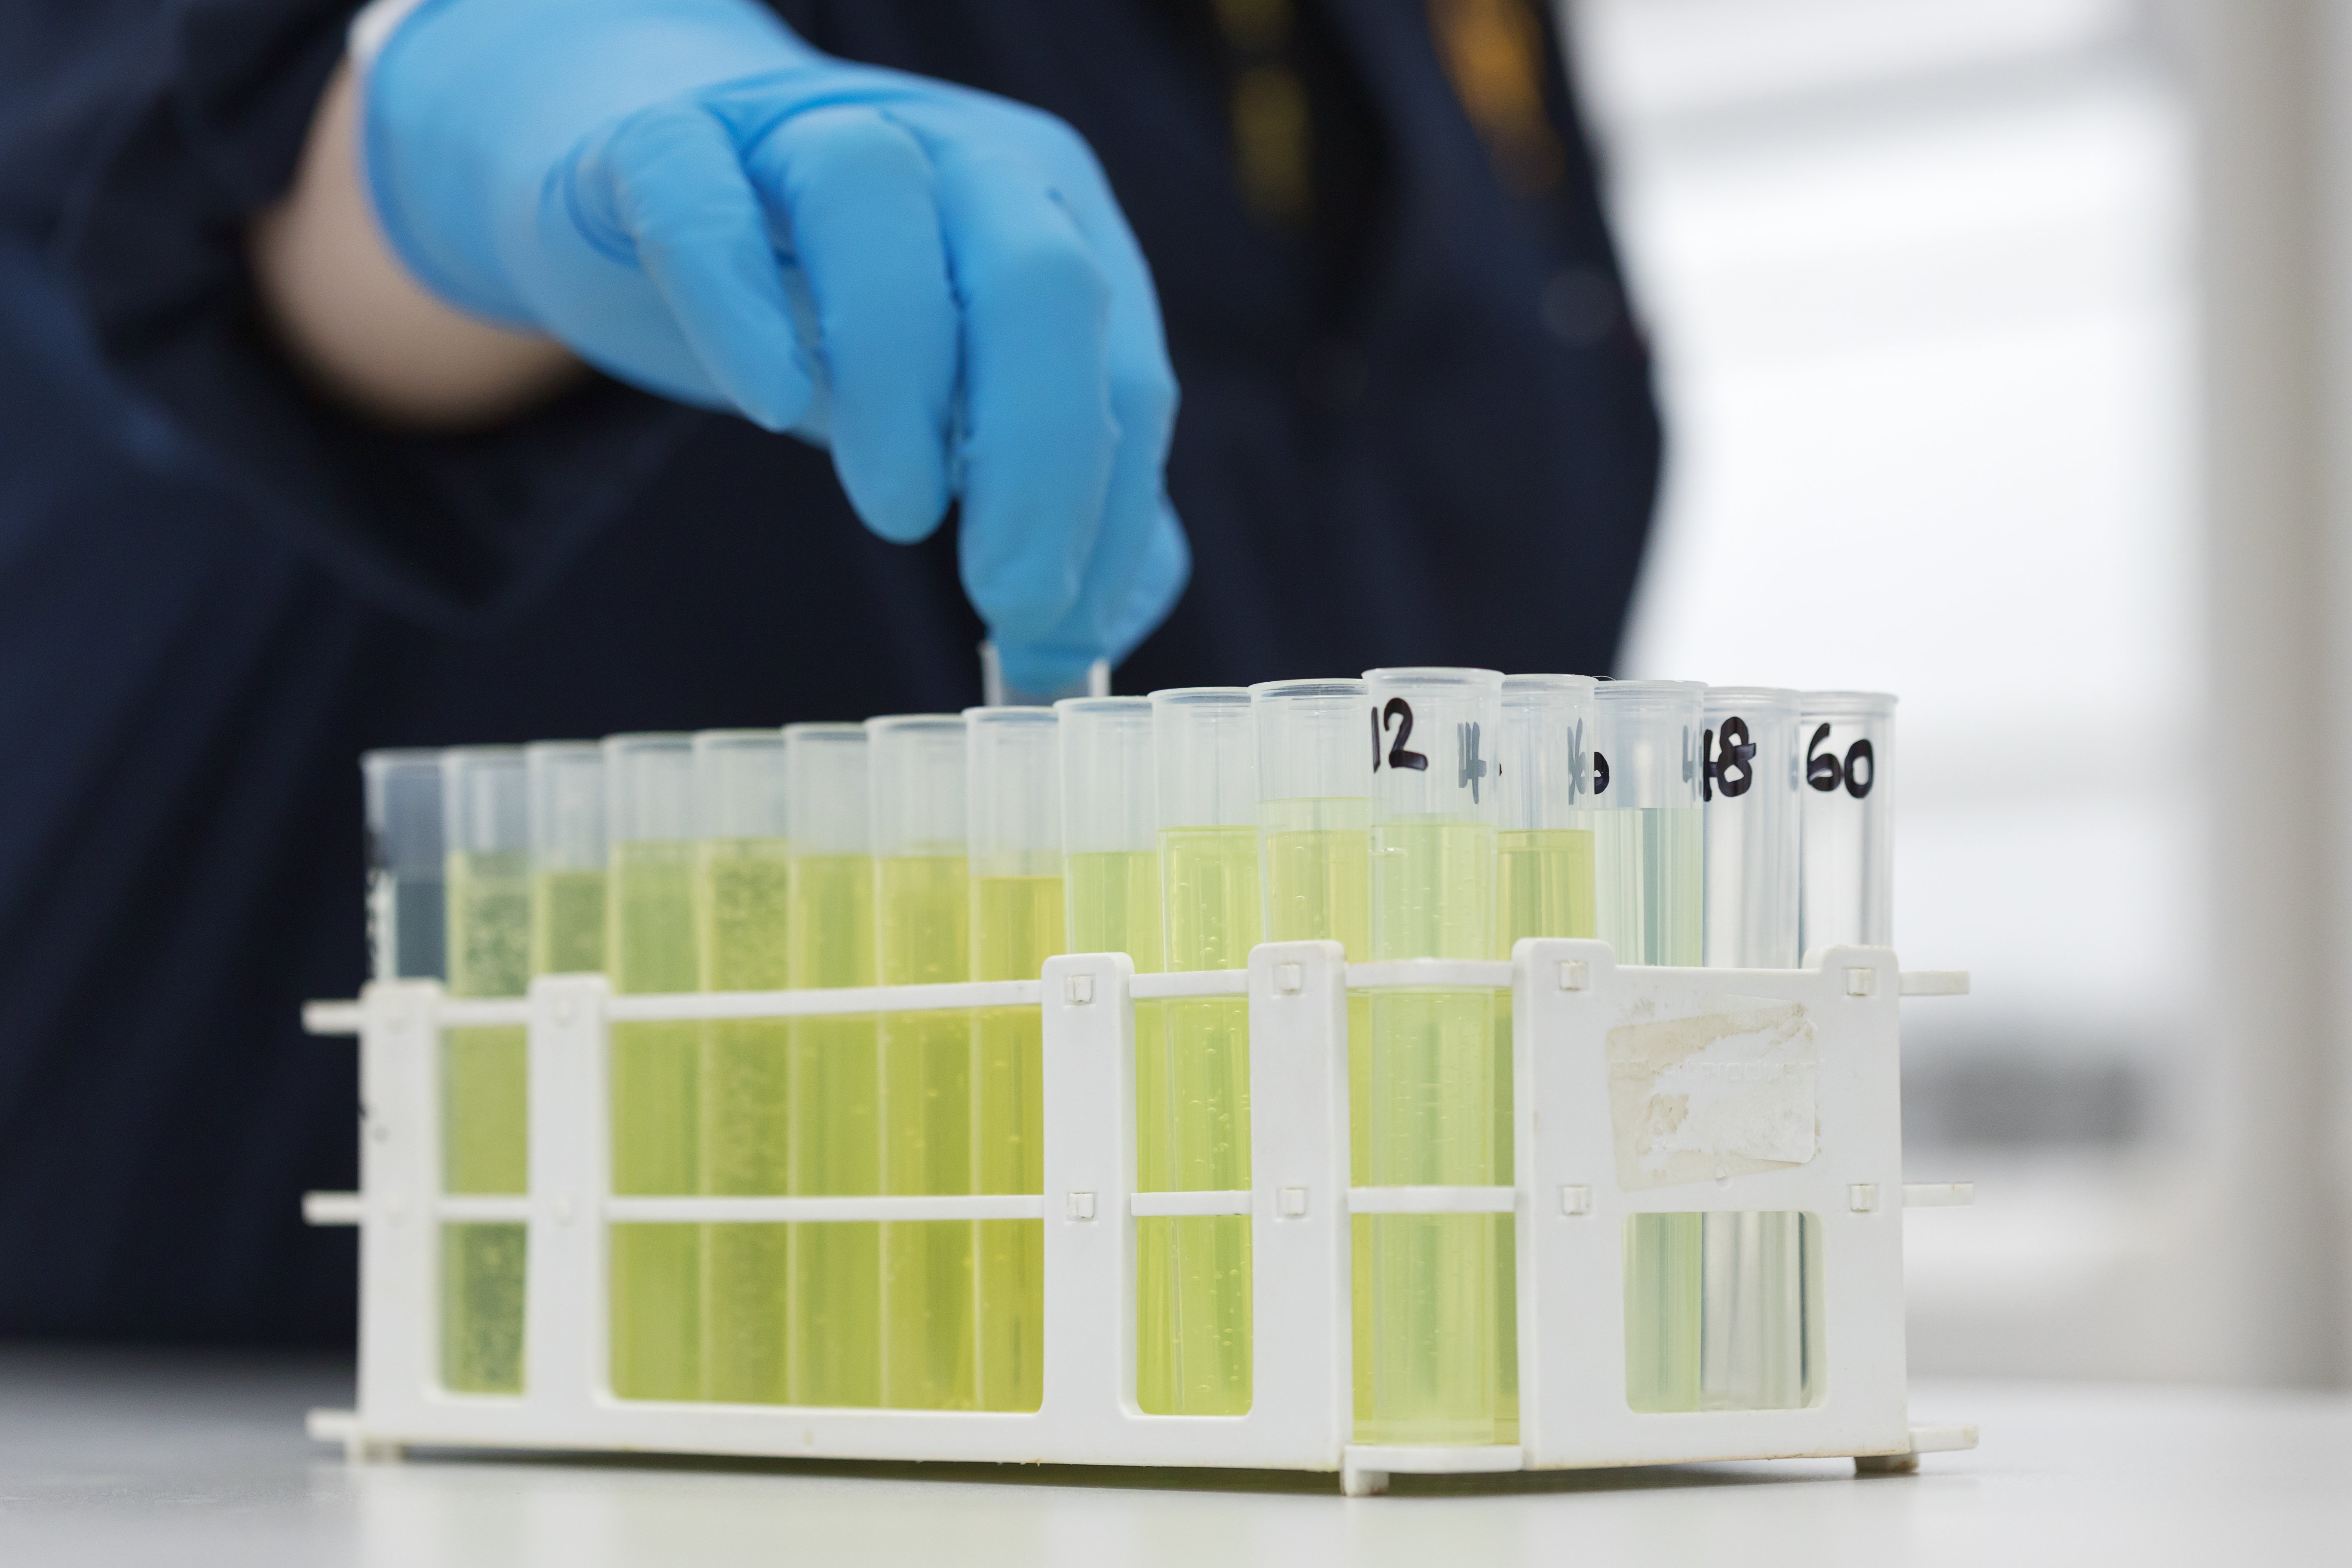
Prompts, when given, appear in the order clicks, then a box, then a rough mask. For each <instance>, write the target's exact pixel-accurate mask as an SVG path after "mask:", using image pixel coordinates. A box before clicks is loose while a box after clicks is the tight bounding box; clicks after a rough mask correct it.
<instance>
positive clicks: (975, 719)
mask: <svg viewBox="0 0 2352 1568" xmlns="http://www.w3.org/2000/svg"><path fill="white" fill-rule="evenodd" d="M963 721H964V722H965V723H966V724H967V725H971V724H1000V723H1001V724H1003V725H1004V726H1005V727H1006V728H1007V729H1021V728H1024V727H1025V726H1028V725H1033V724H1034V725H1039V726H1043V725H1047V724H1055V723H1058V722H1060V721H1061V715H1060V714H1058V713H1056V712H1055V711H1054V710H1053V709H1051V708H1041V707H1037V706H1034V705H1033V704H1029V703H1011V702H1008V703H1005V704H1003V706H1002V707H996V708H990V707H988V706H986V705H984V704H983V705H982V706H979V707H973V708H967V709H965V710H963Z"/></svg>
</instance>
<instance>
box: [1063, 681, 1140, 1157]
mask: <svg viewBox="0 0 2352 1568" xmlns="http://www.w3.org/2000/svg"><path fill="white" fill-rule="evenodd" d="M1054 711H1055V713H1057V714H1059V715H1060V716H1061V724H1062V790H1061V795H1062V845H1063V851H1064V855H1065V857H1066V860H1065V864H1066V874H1067V884H1066V887H1067V896H1068V905H1067V915H1066V918H1067V921H1068V929H1069V944H1070V951H1071V952H1123V953H1125V954H1127V955H1128V957H1129V958H1130V959H1132V960H1134V961H1135V972H1136V973H1138V974H1154V973H1159V971H1160V964H1161V963H1162V959H1161V955H1160V946H1161V937H1160V845H1159V839H1158V837H1157V835H1158V832H1159V826H1158V823H1159V819H1158V816H1157V815H1156V802H1155V800H1154V798H1153V793H1152V786H1153V779H1152V751H1151V700H1150V698H1148V697H1070V698H1065V699H1063V700H1061V701H1059V702H1056V703H1055V704H1054ZM1141 1014H1142V1010H1141V1009H1139V1010H1138V1027H1139V1028H1140V1027H1141V1026H1142V1025H1141ZM1154 1016H1155V1017H1156V1016H1157V1014H1156V1012H1155V1014H1154ZM1144 1190H1146V1191H1153V1192H1157V1191H1161V1190H1163V1189H1160V1188H1147V1189H1144Z"/></svg>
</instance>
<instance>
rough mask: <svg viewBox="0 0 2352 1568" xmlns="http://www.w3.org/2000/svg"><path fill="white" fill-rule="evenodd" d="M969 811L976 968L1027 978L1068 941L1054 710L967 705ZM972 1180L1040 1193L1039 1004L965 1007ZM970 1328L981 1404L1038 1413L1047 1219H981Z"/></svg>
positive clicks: (995, 975) (990, 1189)
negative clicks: (975, 1339) (973, 1108)
mask: <svg viewBox="0 0 2352 1568" xmlns="http://www.w3.org/2000/svg"><path fill="white" fill-rule="evenodd" d="M963 718H964V757H965V765H966V773H965V779H966V784H965V797H964V814H965V820H966V822H967V824H968V827H967V832H968V834H969V838H968V840H967V842H968V846H969V849H970V858H971V977H972V978H973V979H974V980H1034V979H1036V978H1037V976H1038V972H1039V971H1040V970H1041V969H1043V968H1044V966H1045V960H1047V959H1048V958H1051V957H1053V956H1054V955H1055V953H1058V952H1066V951H1067V950H1066V947H1065V945H1064V942H1063V940H1062V936H1063V929H1064V928H1063V921H1064V913H1065V911H1064V888H1063V876H1062V869H1063V868H1062V758H1061V747H1060V729H1061V725H1060V721H1059V719H1058V718H1057V717H1056V716H1055V712H1054V710H1052V709H1051V708H968V709H966V710H964V716H963ZM971 1038H972V1092H973V1096H974V1098H975V1099H976V1100H977V1101H978V1105H977V1114H976V1117H975V1124H976V1126H977V1129H978V1140H977V1142H976V1143H975V1145H974V1147H973V1151H972V1162H973V1166H974V1173H973V1175H974V1184H975V1190H976V1191H979V1192H982V1193H1042V1192H1044V1191H1045V1139H1044V1127H1045V1088H1044V1084H1043V1082H1042V1079H1041V1074H1042V1073H1043V1070H1044V1059H1043V1052H1044V1033H1043V1020H1042V1017H1041V1015H1040V1014H1039V1011H1038V1010H1037V1009H1036V1008H1034V1007H990V1008H984V1009H982V1010H981V1011H979V1012H977V1013H975V1014H974V1015H973V1016H972V1024H971ZM976 1229H977V1232H978V1234H977V1237H976V1239H977V1242H978V1246H979V1258H978V1263H977V1267H978V1269H979V1287H978V1301H977V1305H976V1308H975V1310H976V1311H977V1313H978V1319H977V1331H978V1336H979V1379H980V1407H981V1408H982V1409H983V1410H1034V1409H1036V1408H1037V1406H1038V1405H1039V1404H1040V1403H1041V1402H1042V1400H1043V1399H1044V1397H1045V1224H1044V1222H1043V1221H1040V1220H1034V1219H1007V1220H982V1221H981V1222H980V1224H979V1226H977V1227H976Z"/></svg>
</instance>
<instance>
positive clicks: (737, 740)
mask: <svg viewBox="0 0 2352 1568" xmlns="http://www.w3.org/2000/svg"><path fill="white" fill-rule="evenodd" d="M693 740H694V745H695V749H696V750H698V751H699V750H701V749H702V748H703V747H705V746H708V747H710V748H712V749H713V750H716V749H717V748H719V747H721V746H738V745H740V746H752V745H758V746H781V745H782V744H783V743H784V732H783V731H782V730H697V731H694V732H693Z"/></svg>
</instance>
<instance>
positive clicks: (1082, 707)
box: [1054, 697, 1151, 720]
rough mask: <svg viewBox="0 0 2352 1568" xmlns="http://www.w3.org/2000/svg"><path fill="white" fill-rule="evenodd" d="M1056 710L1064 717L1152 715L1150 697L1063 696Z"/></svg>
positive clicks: (1144, 717) (1134, 716)
mask: <svg viewBox="0 0 2352 1568" xmlns="http://www.w3.org/2000/svg"><path fill="white" fill-rule="evenodd" d="M1054 711H1055V713H1057V714H1060V715H1062V716H1064V717H1067V716H1068V715H1070V714H1073V713H1083V714H1085V715H1087V717H1088V718H1095V717H1097V716H1100V717H1105V718H1113V719H1116V718H1121V717H1133V718H1138V719H1145V720H1148V719H1150V717H1151V699H1150V698H1149V697H1062V698H1057V699H1055V702H1054Z"/></svg>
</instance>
